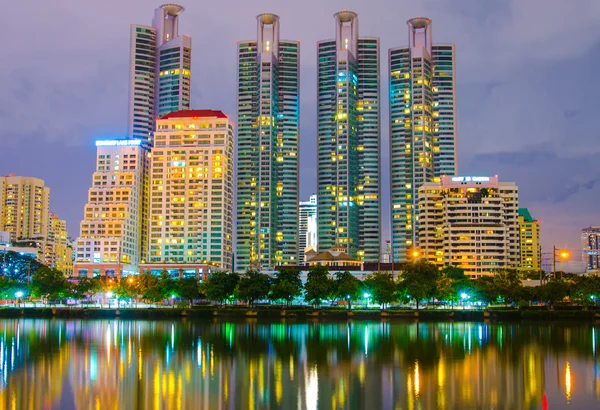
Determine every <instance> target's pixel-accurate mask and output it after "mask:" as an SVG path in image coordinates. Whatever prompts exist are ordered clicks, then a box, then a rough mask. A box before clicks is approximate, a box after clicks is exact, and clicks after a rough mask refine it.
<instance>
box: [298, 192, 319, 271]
mask: <svg viewBox="0 0 600 410" xmlns="http://www.w3.org/2000/svg"><path fill="white" fill-rule="evenodd" d="M299 227H300V228H299V230H298V239H299V244H300V246H299V255H300V257H299V258H298V261H299V263H304V262H306V259H305V252H306V251H308V250H311V249H312V250H315V251H316V250H317V246H318V242H317V196H316V195H311V196H310V199H309V200H308V201H305V202H303V201H300V212H299Z"/></svg>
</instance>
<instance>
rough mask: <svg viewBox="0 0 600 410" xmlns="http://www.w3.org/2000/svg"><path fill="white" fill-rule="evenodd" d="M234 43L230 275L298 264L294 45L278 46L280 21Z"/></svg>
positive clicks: (262, 19) (269, 17) (264, 17)
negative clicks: (233, 249)
mask: <svg viewBox="0 0 600 410" xmlns="http://www.w3.org/2000/svg"><path fill="white" fill-rule="evenodd" d="M257 22H258V35H257V40H250V41H240V42H238V139H237V243H236V255H235V257H236V264H235V266H236V269H238V270H240V271H244V270H246V269H247V268H248V267H250V266H252V267H254V268H257V269H262V268H269V267H273V266H276V265H290V264H291V265H296V264H297V263H298V201H299V197H298V185H299V181H298V154H299V152H298V137H299V128H298V125H299V123H298V121H299V112H300V111H299V110H300V103H299V64H300V43H299V42H298V41H288V40H280V38H279V24H280V23H279V17H278V16H276V15H274V14H261V15H259V16H258V17H257Z"/></svg>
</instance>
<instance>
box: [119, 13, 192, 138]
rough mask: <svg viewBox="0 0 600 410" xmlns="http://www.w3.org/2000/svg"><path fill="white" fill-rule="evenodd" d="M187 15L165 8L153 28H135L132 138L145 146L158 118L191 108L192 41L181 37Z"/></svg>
mask: <svg viewBox="0 0 600 410" xmlns="http://www.w3.org/2000/svg"><path fill="white" fill-rule="evenodd" d="M183 11H184V8H183V7H182V6H179V5H177V4H164V5H162V6H160V7H159V8H157V9H156V10H155V12H154V19H153V20H152V26H143V25H131V51H130V62H129V65H130V80H129V124H128V136H129V137H130V138H139V139H141V140H142V141H143V143H147V142H148V141H149V138H150V135H151V134H152V132H153V131H154V122H155V119H156V117H160V116H163V115H165V114H168V113H170V112H173V111H178V110H184V109H189V107H190V76H191V71H190V70H191V57H192V39H191V38H190V37H187V36H180V35H179V15H180V14H181V13H182V12H183Z"/></svg>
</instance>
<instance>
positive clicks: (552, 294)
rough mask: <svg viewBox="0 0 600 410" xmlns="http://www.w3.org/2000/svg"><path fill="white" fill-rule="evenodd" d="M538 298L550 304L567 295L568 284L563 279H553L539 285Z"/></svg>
mask: <svg viewBox="0 0 600 410" xmlns="http://www.w3.org/2000/svg"><path fill="white" fill-rule="evenodd" d="M539 292H540V295H539V296H540V298H541V299H542V300H543V301H545V302H547V303H548V304H549V305H550V306H552V305H554V304H555V303H556V302H560V301H562V300H563V299H564V298H566V297H567V296H569V293H570V284H569V283H568V282H567V281H565V280H564V279H553V280H550V281H548V283H546V284H544V285H542V286H540V289H539Z"/></svg>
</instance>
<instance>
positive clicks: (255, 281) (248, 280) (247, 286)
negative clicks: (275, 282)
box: [235, 269, 270, 306]
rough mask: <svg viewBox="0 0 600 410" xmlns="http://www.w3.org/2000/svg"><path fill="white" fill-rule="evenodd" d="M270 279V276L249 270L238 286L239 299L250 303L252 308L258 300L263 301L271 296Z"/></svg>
mask: <svg viewBox="0 0 600 410" xmlns="http://www.w3.org/2000/svg"><path fill="white" fill-rule="evenodd" d="M269 289H270V279H269V276H268V275H265V274H263V273H260V272H258V271H255V270H250V269H249V270H247V271H246V274H245V275H244V276H242V277H241V279H240V281H239V282H238V284H237V288H236V291H235V293H236V295H237V297H238V299H240V300H243V301H245V302H248V304H250V306H252V305H253V304H254V302H256V301H257V300H263V299H265V298H266V297H267V295H268V294H269Z"/></svg>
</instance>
